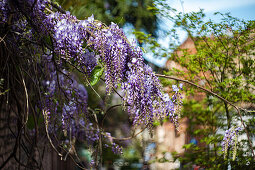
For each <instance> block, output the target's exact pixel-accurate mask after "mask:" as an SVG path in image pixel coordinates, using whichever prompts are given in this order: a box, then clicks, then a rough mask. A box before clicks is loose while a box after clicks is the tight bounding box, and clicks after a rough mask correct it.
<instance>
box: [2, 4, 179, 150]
mask: <svg viewBox="0 0 255 170" xmlns="http://www.w3.org/2000/svg"><path fill="white" fill-rule="evenodd" d="M10 2H12V3H10V4H9V3H8V1H3V2H1V3H0V7H1V9H2V11H1V12H0V15H1V23H3V24H2V25H3V26H2V25H1V28H2V27H3V28H8V27H9V25H8V24H9V22H8V21H9V20H10V21H11V22H12V23H11V26H12V27H11V28H12V29H13V30H12V31H9V32H8V33H13V32H14V33H15V34H10V35H9V34H8V35H7V36H6V42H7V43H8V42H11V41H13V42H15V43H13V45H15V46H18V45H19V44H26V43H28V42H29V43H30V44H32V45H31V46H32V47H31V48H33V50H34V51H33V53H32V54H31V53H29V52H27V53H26V55H25V54H23V53H22V55H21V56H29V57H31V56H33V58H30V61H31V62H32V61H37V62H38V64H40V65H41V66H42V67H41V69H42V70H41V73H42V75H43V80H42V81H41V82H40V83H41V84H42V86H40V87H41V89H40V90H41V91H42V92H43V94H42V95H41V96H42V99H41V100H42V101H41V102H40V105H41V109H44V110H46V112H47V123H49V126H47V127H49V128H50V129H51V132H52V133H54V132H56V131H57V132H63V133H64V135H62V137H63V136H65V137H66V138H67V136H68V137H70V136H71V138H72V139H73V140H74V139H77V138H78V136H79V137H81V138H83V139H85V140H86V141H88V143H92V144H93V142H95V141H97V140H98V139H99V135H100V130H99V129H98V128H96V126H95V125H94V124H93V123H92V122H93V121H91V119H92V118H91V117H93V116H91V115H90V114H89V113H88V108H87V107H88V106H87V99H88V96H87V93H86V89H85V87H84V86H83V84H82V83H81V82H79V81H78V77H77V76H76V75H75V74H74V73H72V72H71V71H70V70H71V69H73V68H75V69H76V70H79V72H81V73H83V76H84V78H86V79H89V78H90V76H91V74H92V71H93V70H94V68H95V66H96V65H99V66H100V67H103V68H104V73H105V74H104V79H105V83H106V93H107V94H111V93H112V92H113V90H114V89H115V88H121V90H122V92H123V94H124V95H123V98H122V104H123V106H124V108H126V109H127V111H128V113H129V116H130V119H131V120H132V121H133V124H134V125H143V126H148V127H151V126H152V125H153V122H154V121H155V119H163V118H165V117H168V118H169V119H170V120H171V121H172V122H173V123H174V124H175V125H176V126H178V110H179V109H180V107H179V106H180V105H181V102H179V100H181V97H180V93H179V88H181V87H179V88H178V87H177V86H173V91H174V95H173V96H172V97H169V95H168V94H164V93H163V92H162V87H161V85H160V82H159V80H158V78H157V77H156V76H155V74H154V73H153V71H152V69H151V68H150V67H149V66H148V65H146V64H145V63H144V59H143V57H142V56H143V53H142V50H141V49H140V48H139V47H136V46H135V45H134V43H130V42H129V41H128V40H127V38H126V36H125V34H124V32H123V30H122V29H121V28H119V27H118V25H117V24H115V23H111V24H110V25H109V26H106V25H104V24H103V23H101V22H99V21H96V20H95V19H94V17H93V16H91V17H89V18H88V19H86V20H77V18H76V17H75V16H72V15H71V14H70V13H69V12H66V13H60V12H58V11H57V12H54V8H53V7H52V6H51V4H50V3H49V2H48V1H46V0H37V1H34V0H29V1H21V0H10ZM10 5H12V7H10ZM10 13H11V14H12V15H13V14H15V16H14V17H13V18H8V16H9V14H10ZM17 30H18V31H17ZM13 37H15V38H13ZM11 38H12V39H11ZM9 39H11V41H8V40H9ZM24 42H25V43H24ZM19 48H20V47H19V46H18V48H17V51H18V49H19ZM27 58H28V57H27ZM31 62H30V63H31ZM69 142H70V143H71V141H69ZM113 146H115V144H113ZM117 150H120V149H117Z"/></svg>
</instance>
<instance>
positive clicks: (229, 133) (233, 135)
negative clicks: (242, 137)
mask: <svg viewBox="0 0 255 170" xmlns="http://www.w3.org/2000/svg"><path fill="white" fill-rule="evenodd" d="M241 130H242V129H241V127H232V128H230V129H228V130H226V132H225V136H224V138H223V141H222V144H221V145H222V151H223V152H224V157H226V153H227V151H228V148H230V147H232V148H233V160H235V156H236V149H237V148H236V144H237V136H238V132H239V131H241Z"/></svg>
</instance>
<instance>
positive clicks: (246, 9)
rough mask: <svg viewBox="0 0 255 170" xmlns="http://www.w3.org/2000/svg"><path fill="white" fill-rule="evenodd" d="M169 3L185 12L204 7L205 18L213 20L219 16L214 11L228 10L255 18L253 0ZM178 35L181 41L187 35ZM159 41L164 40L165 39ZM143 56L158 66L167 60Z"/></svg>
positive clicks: (173, 1) (180, 1)
mask: <svg viewBox="0 0 255 170" xmlns="http://www.w3.org/2000/svg"><path fill="white" fill-rule="evenodd" d="M181 4H183V5H181ZM169 5H170V6H171V7H173V8H175V9H177V10H178V11H180V12H183V10H184V12H185V13H188V12H192V11H194V12H196V11H199V10H200V9H204V12H205V14H206V16H207V18H211V19H213V20H215V21H218V20H219V17H217V16H215V15H213V13H214V12H221V13H228V12H230V14H231V16H234V17H237V18H240V19H244V20H255V0H169ZM182 7H183V8H182ZM179 36H180V39H181V41H184V40H185V39H186V37H187V35H186V33H185V32H183V31H180V32H179ZM159 41H160V42H165V40H159ZM145 58H146V59H147V60H148V61H150V62H152V63H154V64H156V65H158V66H160V67H163V66H164V64H165V62H166V60H167V59H166V58H163V59H155V58H154V57H152V56H150V55H145Z"/></svg>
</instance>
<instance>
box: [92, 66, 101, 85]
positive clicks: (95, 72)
mask: <svg viewBox="0 0 255 170" xmlns="http://www.w3.org/2000/svg"><path fill="white" fill-rule="evenodd" d="M103 72H104V68H103V67H100V66H96V67H95V68H94V70H93V71H92V73H91V76H90V84H91V85H92V86H94V85H96V84H97V82H98V81H99V80H100V78H101V76H102V74H103Z"/></svg>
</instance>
